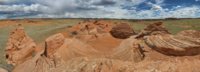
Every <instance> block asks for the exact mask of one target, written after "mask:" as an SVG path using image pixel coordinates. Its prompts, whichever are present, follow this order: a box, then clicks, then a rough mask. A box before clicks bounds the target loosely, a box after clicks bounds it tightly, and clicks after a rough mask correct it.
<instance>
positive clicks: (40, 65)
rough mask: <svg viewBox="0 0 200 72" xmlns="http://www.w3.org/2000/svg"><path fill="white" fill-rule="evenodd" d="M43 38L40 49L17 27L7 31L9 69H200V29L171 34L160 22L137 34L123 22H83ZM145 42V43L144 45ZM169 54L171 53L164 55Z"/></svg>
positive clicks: (16, 71) (56, 71) (144, 71)
mask: <svg viewBox="0 0 200 72" xmlns="http://www.w3.org/2000/svg"><path fill="white" fill-rule="evenodd" d="M70 32H71V33H72V37H69V38H67V37H66V38H65V36H64V35H63V34H61V33H58V34H55V35H52V36H50V37H48V38H47V39H46V40H45V45H44V46H42V47H44V48H41V50H37V49H38V48H37V47H36V44H35V43H34V42H33V40H32V39H31V38H30V37H29V36H28V35H27V34H26V33H25V32H24V29H23V28H22V27H19V28H17V29H16V30H14V31H13V32H11V34H10V38H9V40H8V44H7V47H6V58H7V60H8V62H9V63H11V64H13V65H15V66H14V69H13V70H12V71H13V72H200V69H199V67H200V65H199V64H200V59H199V56H190V55H197V54H199V53H200V40H199V36H200V35H199V31H194V30H188V31H183V32H180V33H178V34H177V35H172V34H170V33H169V32H168V31H167V29H166V28H165V27H163V26H162V22H158V23H154V24H150V25H149V26H147V27H146V28H145V29H144V30H143V31H141V32H140V33H139V34H137V35H134V34H135V32H134V30H133V29H132V28H131V27H130V26H129V25H128V24H119V25H116V26H114V25H112V24H109V23H107V22H104V21H86V22H81V23H80V24H78V25H76V26H73V27H70ZM149 47H150V48H149ZM168 55H173V56H175V57H173V56H168Z"/></svg>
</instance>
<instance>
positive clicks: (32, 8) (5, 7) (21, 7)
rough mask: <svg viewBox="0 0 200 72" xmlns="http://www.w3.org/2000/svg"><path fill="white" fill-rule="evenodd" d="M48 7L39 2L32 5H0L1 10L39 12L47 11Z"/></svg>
mask: <svg viewBox="0 0 200 72" xmlns="http://www.w3.org/2000/svg"><path fill="white" fill-rule="evenodd" d="M47 9H48V8H47V7H45V6H42V5H39V4H32V5H29V6H28V5H24V4H22V5H0V11H1V12H25V13H30V12H39V11H45V10H47Z"/></svg>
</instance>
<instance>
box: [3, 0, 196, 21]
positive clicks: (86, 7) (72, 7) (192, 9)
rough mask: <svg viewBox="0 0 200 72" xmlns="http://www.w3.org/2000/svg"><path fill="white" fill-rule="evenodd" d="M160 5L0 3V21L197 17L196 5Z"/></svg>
mask: <svg viewBox="0 0 200 72" xmlns="http://www.w3.org/2000/svg"><path fill="white" fill-rule="evenodd" d="M152 1H154V2H152ZM1 2H3V3H5V4H1ZM145 3H146V4H145ZM140 5H141V6H145V5H147V6H148V7H150V8H146V9H140V7H138V6H140ZM164 5H165V0H151V1H149V0H3V1H2V0H0V19H2V18H24V17H26V18H46V17H50V18H60V17H65V18H127V19H133V18H137V19H142V18H166V17H197V16H199V15H200V13H199V12H200V7H199V6H195V5H193V6H187V7H186V6H181V5H177V6H174V7H173V8H164V7H163V6H164ZM137 8H138V9H140V10H137Z"/></svg>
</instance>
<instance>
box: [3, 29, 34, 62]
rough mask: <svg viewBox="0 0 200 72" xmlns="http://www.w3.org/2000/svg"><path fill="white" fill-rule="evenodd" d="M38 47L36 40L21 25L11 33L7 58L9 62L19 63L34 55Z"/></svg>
mask: <svg viewBox="0 0 200 72" xmlns="http://www.w3.org/2000/svg"><path fill="white" fill-rule="evenodd" d="M35 48H36V44H35V42H34V41H33V40H32V39H31V38H30V37H29V36H28V35H27V34H26V33H25V32H24V28H23V27H21V26H19V27H18V28H17V29H15V30H14V31H12V32H11V33H10V37H9V39H8V43H7V47H6V59H7V62H8V63H9V64H12V65H17V64H19V63H22V62H24V61H25V60H26V59H28V58H30V57H32V54H33V52H34V50H35Z"/></svg>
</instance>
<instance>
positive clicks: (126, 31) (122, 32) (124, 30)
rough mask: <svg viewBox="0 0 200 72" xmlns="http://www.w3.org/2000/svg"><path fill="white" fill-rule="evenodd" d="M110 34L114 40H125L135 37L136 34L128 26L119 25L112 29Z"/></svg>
mask: <svg viewBox="0 0 200 72" xmlns="http://www.w3.org/2000/svg"><path fill="white" fill-rule="evenodd" d="M110 34H111V35H112V36H113V37H115V38H119V39H126V38H129V37H130V36H132V35H135V34H136V33H135V32H134V30H133V29H132V27H131V26H130V25H129V24H127V23H120V24H117V25H116V26H114V27H113V28H112V30H111V31H110Z"/></svg>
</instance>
